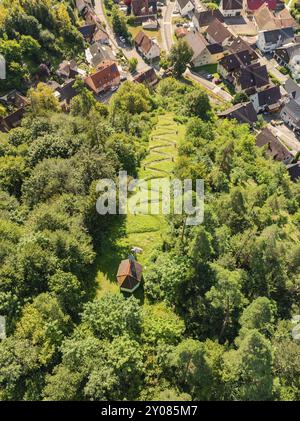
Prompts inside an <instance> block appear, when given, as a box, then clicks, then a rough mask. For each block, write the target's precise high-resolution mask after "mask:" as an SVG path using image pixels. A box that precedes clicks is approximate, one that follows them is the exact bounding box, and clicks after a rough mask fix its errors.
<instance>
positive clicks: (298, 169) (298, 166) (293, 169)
mask: <svg viewBox="0 0 300 421" xmlns="http://www.w3.org/2000/svg"><path fill="white" fill-rule="evenodd" d="M286 168H287V170H288V173H289V176H290V177H291V180H292V181H294V182H296V181H297V180H298V178H299V177H300V162H299V161H298V162H296V163H295V164H289V165H287V167H286Z"/></svg>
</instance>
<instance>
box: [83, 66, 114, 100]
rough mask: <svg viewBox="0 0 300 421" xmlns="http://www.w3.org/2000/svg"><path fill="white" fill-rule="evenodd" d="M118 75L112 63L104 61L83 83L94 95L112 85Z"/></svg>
mask: <svg viewBox="0 0 300 421" xmlns="http://www.w3.org/2000/svg"><path fill="white" fill-rule="evenodd" d="M119 76H120V73H119V70H118V67H117V65H116V63H115V62H114V61H111V60H105V61H103V62H102V63H101V65H100V66H99V67H98V71H97V72H96V73H93V74H92V75H90V76H88V77H86V78H85V80H84V82H85V84H86V85H88V86H89V87H90V88H91V89H92V90H93V91H94V92H95V93H96V94H98V93H99V92H101V91H102V89H103V87H104V86H105V85H106V84H108V83H112V82H113V81H114V79H115V78H117V77H119Z"/></svg>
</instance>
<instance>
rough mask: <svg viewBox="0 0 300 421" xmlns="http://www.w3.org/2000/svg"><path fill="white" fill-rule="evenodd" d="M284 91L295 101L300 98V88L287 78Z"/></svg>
mask: <svg viewBox="0 0 300 421" xmlns="http://www.w3.org/2000/svg"><path fill="white" fill-rule="evenodd" d="M284 89H285V90H286V91H287V93H288V94H289V95H290V96H291V97H292V98H294V99H295V100H297V99H298V98H299V97H300V86H299V85H298V84H297V83H296V82H295V81H294V80H293V79H292V78H290V77H289V78H288V80H287V81H286V82H285V84H284Z"/></svg>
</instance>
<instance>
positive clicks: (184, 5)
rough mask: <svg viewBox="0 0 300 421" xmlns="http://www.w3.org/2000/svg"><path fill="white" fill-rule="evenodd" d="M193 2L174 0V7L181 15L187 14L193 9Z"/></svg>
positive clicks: (189, 0)
mask: <svg viewBox="0 0 300 421" xmlns="http://www.w3.org/2000/svg"><path fill="white" fill-rule="evenodd" d="M194 7H195V6H194V3H193V2H192V1H191V0H176V3H175V9H176V10H178V12H179V13H180V14H181V16H187V15H188V14H189V13H190V12H191V11H192V10H194Z"/></svg>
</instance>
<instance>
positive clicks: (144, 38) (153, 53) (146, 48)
mask: <svg viewBox="0 0 300 421" xmlns="http://www.w3.org/2000/svg"><path fill="white" fill-rule="evenodd" d="M134 44H135V46H136V49H137V50H138V51H139V52H140V53H141V55H143V56H144V57H145V58H146V59H147V60H153V59H156V58H158V57H159V55H160V48H159V46H158V44H157V42H156V41H154V40H153V39H151V38H149V37H148V35H146V34H145V32H143V31H140V32H139V33H138V34H137V35H136V37H135V38H134Z"/></svg>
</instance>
